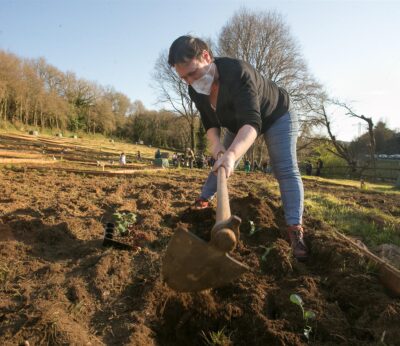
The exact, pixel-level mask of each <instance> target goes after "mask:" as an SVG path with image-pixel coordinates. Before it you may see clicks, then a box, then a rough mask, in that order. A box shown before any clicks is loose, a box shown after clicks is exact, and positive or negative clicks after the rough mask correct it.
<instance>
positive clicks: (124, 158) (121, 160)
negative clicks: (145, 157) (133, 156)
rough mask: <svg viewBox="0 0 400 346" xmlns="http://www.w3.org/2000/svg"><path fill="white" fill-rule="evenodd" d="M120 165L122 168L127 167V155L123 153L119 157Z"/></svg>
mask: <svg viewBox="0 0 400 346" xmlns="http://www.w3.org/2000/svg"><path fill="white" fill-rule="evenodd" d="M119 164H120V165H121V166H125V165H126V155H125V153H121V155H120V156H119Z"/></svg>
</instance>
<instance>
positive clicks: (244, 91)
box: [231, 69, 262, 134]
mask: <svg viewBox="0 0 400 346" xmlns="http://www.w3.org/2000/svg"><path fill="white" fill-rule="evenodd" d="M231 92H232V97H233V105H234V109H235V117H236V122H237V127H238V129H240V128H241V127H243V126H244V125H250V126H253V127H254V129H255V130H256V131H257V134H259V133H260V131H261V124H262V120H261V112H260V102H259V98H258V91H257V85H256V81H255V79H254V77H252V76H251V73H250V72H249V71H248V70H246V69H241V70H240V71H239V72H238V73H237V76H236V78H234V80H233V82H232V89H231Z"/></svg>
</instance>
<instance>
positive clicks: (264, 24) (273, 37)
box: [217, 8, 324, 156]
mask: <svg viewBox="0 0 400 346" xmlns="http://www.w3.org/2000/svg"><path fill="white" fill-rule="evenodd" d="M217 52H218V55H222V56H229V57H234V58H238V59H241V60H244V61H246V62H248V63H250V64H251V65H253V66H254V67H255V68H256V69H257V71H259V72H260V73H261V74H262V75H263V76H265V77H266V78H268V79H270V80H272V81H274V82H275V83H277V84H278V85H279V86H281V87H284V88H285V89H286V90H287V91H288V93H289V95H290V97H291V108H292V111H294V112H296V113H297V114H298V115H299V118H300V120H301V131H302V132H303V130H304V131H305V132H309V129H310V128H311V127H312V126H314V125H315V117H314V116H313V117H310V116H309V113H310V111H311V110H310V108H309V106H308V105H309V103H310V102H311V99H313V98H320V97H321V95H323V94H324V92H323V90H322V86H321V85H320V84H319V83H318V82H317V81H316V80H315V79H314V78H313V77H312V76H311V74H310V72H309V71H308V68H307V65H306V63H305V61H304V59H303V58H302V56H301V54H300V48H299V46H298V44H297V43H296V41H295V40H294V38H293V37H292V35H291V33H290V28H289V26H288V25H287V24H286V23H285V22H284V20H283V18H282V16H281V15H279V14H278V13H276V12H256V11H249V10H247V9H245V8H242V9H240V10H239V11H237V12H236V13H235V14H234V15H233V17H232V18H230V19H229V20H228V22H227V23H226V25H225V26H224V27H223V28H222V30H221V32H220V34H219V38H218V48H217ZM314 115H315V114H314ZM256 145H257V144H256ZM259 145H264V143H263V141H261V142H260V144H259ZM258 151H259V152H261V153H262V150H261V151H260V150H258ZM252 154H254V153H250V156H252Z"/></svg>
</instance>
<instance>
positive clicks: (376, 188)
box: [301, 176, 400, 195]
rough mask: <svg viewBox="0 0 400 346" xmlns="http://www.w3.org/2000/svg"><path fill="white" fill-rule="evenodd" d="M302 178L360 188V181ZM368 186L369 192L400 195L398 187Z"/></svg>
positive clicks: (374, 184) (368, 184)
mask: <svg viewBox="0 0 400 346" xmlns="http://www.w3.org/2000/svg"><path fill="white" fill-rule="evenodd" d="M301 178H302V179H303V180H310V181H319V182H323V183H329V184H334V185H342V186H351V187H357V188H360V181H359V180H349V179H328V178H321V177H310V176H302V177H301ZM366 186H367V191H374V192H384V193H393V194H399V195H400V190H398V189H396V187H395V186H394V185H391V184H378V183H369V182H366Z"/></svg>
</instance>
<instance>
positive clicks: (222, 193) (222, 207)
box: [216, 166, 231, 223]
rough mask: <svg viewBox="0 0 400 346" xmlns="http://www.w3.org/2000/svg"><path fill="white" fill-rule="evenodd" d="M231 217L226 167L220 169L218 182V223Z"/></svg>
mask: <svg viewBox="0 0 400 346" xmlns="http://www.w3.org/2000/svg"><path fill="white" fill-rule="evenodd" d="M230 217H231V208H230V206H229V195H228V185H227V179H226V172H225V167H222V166H221V167H219V168H218V182H217V216H216V221H217V223H218V222H221V221H225V220H228V219H229V218H230Z"/></svg>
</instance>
